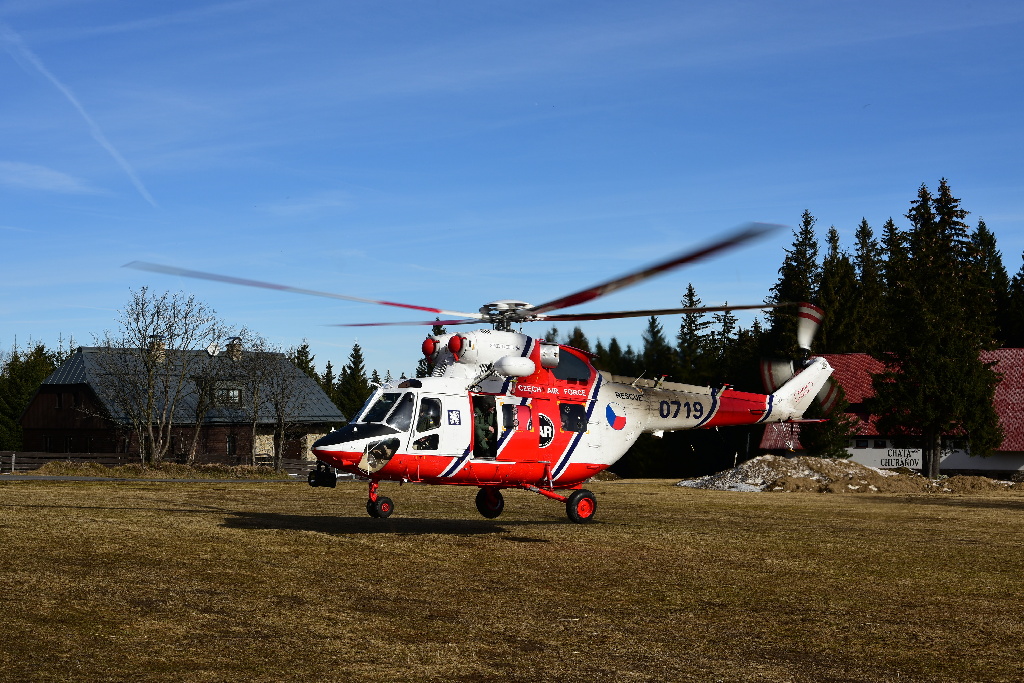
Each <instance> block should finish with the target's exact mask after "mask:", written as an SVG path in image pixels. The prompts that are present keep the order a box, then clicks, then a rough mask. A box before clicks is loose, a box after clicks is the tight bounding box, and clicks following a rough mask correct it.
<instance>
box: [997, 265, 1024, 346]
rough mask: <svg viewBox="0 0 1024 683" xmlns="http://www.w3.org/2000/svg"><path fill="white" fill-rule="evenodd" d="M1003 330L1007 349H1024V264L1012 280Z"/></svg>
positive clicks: (1004, 314)
mask: <svg viewBox="0 0 1024 683" xmlns="http://www.w3.org/2000/svg"><path fill="white" fill-rule="evenodd" d="M1021 260H1022V261H1024V254H1021ZM1002 329H1003V332H1004V334H1005V335H1006V339H1005V343H1006V346H1007V347H1009V348H1014V349H1019V348H1021V347H1024V263H1022V264H1021V267H1020V270H1018V271H1017V274H1016V275H1014V276H1013V279H1011V280H1010V287H1009V292H1008V293H1007V302H1006V310H1005V312H1004V313H1003V323H1002Z"/></svg>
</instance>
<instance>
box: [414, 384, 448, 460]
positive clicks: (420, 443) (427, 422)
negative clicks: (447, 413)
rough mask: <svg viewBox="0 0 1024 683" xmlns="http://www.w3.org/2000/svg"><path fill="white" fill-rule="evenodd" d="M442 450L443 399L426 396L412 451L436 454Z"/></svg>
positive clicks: (417, 419) (422, 404) (418, 420)
mask: <svg viewBox="0 0 1024 683" xmlns="http://www.w3.org/2000/svg"><path fill="white" fill-rule="evenodd" d="M440 448H441V399H439V398H433V397H428V396H424V397H422V398H421V399H420V409H419V413H418V414H417V417H416V432H415V434H413V440H412V450H414V451H428V452H435V451H437V450H439V449H440Z"/></svg>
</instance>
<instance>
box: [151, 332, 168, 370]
mask: <svg viewBox="0 0 1024 683" xmlns="http://www.w3.org/2000/svg"><path fill="white" fill-rule="evenodd" d="M149 355H150V357H152V358H153V360H154V361H156V362H157V363H163V362H164V360H165V359H166V357H167V353H166V347H165V346H164V338H163V337H161V336H160V335H159V334H151V335H149Z"/></svg>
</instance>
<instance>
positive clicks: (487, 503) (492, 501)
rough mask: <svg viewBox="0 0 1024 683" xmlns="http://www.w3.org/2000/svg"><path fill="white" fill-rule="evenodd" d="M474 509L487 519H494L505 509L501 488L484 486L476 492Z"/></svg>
mask: <svg viewBox="0 0 1024 683" xmlns="http://www.w3.org/2000/svg"><path fill="white" fill-rule="evenodd" d="M476 509H477V510H479V511H480V514H481V515H483V516H484V517H486V518H487V519H494V518H495V517H497V516H498V515H500V514H501V511H502V510H504V509H505V497H504V496H502V495H501V489H498V488H495V487H493V486H484V487H483V488H481V489H480V490H479V491H478V492H477V494H476Z"/></svg>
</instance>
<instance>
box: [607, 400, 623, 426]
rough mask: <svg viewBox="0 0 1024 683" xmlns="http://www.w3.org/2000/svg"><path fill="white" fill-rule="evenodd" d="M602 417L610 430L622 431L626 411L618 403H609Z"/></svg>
mask: <svg viewBox="0 0 1024 683" xmlns="http://www.w3.org/2000/svg"><path fill="white" fill-rule="evenodd" d="M604 415H605V418H607V420H608V424H609V425H610V426H611V428H612V429H622V428H623V427H625V426H626V409H625V408H623V407H622V406H620V405H619V404H618V403H609V404H608V407H607V408H605V410H604Z"/></svg>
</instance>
